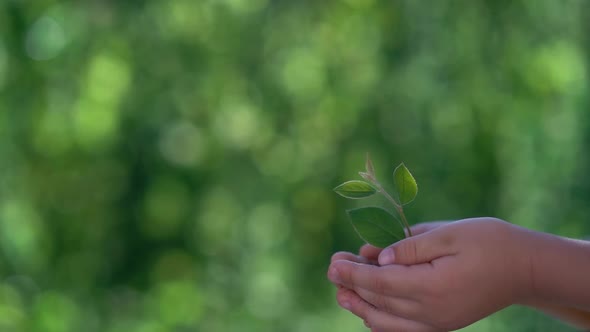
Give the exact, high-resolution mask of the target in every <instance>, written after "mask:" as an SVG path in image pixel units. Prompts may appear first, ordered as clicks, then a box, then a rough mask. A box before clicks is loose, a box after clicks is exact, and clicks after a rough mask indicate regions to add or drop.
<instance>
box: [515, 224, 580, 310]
mask: <svg viewBox="0 0 590 332" xmlns="http://www.w3.org/2000/svg"><path fill="white" fill-rule="evenodd" d="M522 233H523V240H522V241H521V242H520V246H521V248H520V250H522V252H523V253H524V256H525V257H527V258H526V260H527V261H528V263H527V265H528V266H527V268H528V273H526V274H525V275H526V277H525V280H527V281H526V283H525V286H524V287H525V290H526V292H525V296H524V297H523V298H522V301H521V302H519V303H521V304H525V305H532V306H537V305H539V304H540V303H553V304H559V305H563V306H571V307H577V308H584V309H590V286H589V284H588V283H587V280H588V275H590V243H588V242H584V241H579V240H573V239H569V238H564V237H559V236H556V235H552V234H546V233H541V232H535V231H531V230H526V229H523V230H522Z"/></svg>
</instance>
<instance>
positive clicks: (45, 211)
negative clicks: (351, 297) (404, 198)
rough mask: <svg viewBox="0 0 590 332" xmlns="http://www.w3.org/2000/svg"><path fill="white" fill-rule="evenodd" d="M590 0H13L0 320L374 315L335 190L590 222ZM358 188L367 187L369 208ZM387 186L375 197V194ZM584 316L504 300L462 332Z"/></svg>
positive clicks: (428, 216) (415, 215)
mask: <svg viewBox="0 0 590 332" xmlns="http://www.w3.org/2000/svg"><path fill="white" fill-rule="evenodd" d="M589 22H590V2H588V1H584V0H564V1H553V0H535V1H497V0H490V1H414V0H391V1H377V0H330V1H313V0H300V1H287V0H282V1H281V0H166V1H156V0H144V1H140V0H134V1H114V0H110V1H106V0H105V1H65V2H60V1H52V0H36V1H24V0H2V1H0V330H1V331H9V332H11V331H47V332H66V331H85V332H93V331H107V332H123V331H125V332H160V331H214V332H215V331H223V332H225V331H229V332H232V331H236V332H237V331H240V332H244V331H245V332H247V331H294V332H295V331H297V332H299V331H301V332H302V331H343V332H356V331H365V330H366V329H365V328H364V326H363V324H362V322H361V321H360V320H358V319H357V318H356V317H354V316H352V315H351V314H349V313H347V312H345V311H343V310H341V309H339V308H338V306H337V305H336V302H335V298H334V294H335V290H334V288H333V287H332V286H331V285H330V284H329V283H328V282H327V281H326V278H325V272H326V268H327V265H328V262H329V258H330V256H331V254H332V253H333V252H334V251H338V250H349V251H356V250H357V249H358V247H359V246H360V245H361V244H362V243H361V241H360V240H359V239H358V238H357V236H356V235H355V233H354V231H353V229H352V227H351V226H350V224H349V223H348V221H347V219H346V216H345V213H344V211H345V209H346V208H350V207H352V206H354V205H355V204H357V203H355V202H351V201H346V200H345V199H343V198H340V197H338V196H337V195H335V194H334V193H333V192H332V191H331V189H332V188H333V187H334V186H336V185H337V184H339V183H341V182H343V181H345V180H350V179H356V178H358V176H357V175H356V174H357V171H359V170H362V168H363V166H364V158H365V153H366V152H370V153H371V154H372V157H373V160H374V163H375V166H376V168H377V170H378V173H379V174H380V175H381V178H382V181H383V182H389V179H390V178H391V171H392V170H393V168H394V166H395V165H397V164H398V163H399V162H402V161H403V162H405V163H406V165H408V167H409V168H410V169H411V170H412V172H413V173H414V175H415V177H416V178H417V180H418V183H419V185H420V188H421V191H420V193H419V195H418V198H417V200H416V201H415V202H414V203H413V204H412V205H410V206H409V207H408V209H407V214H408V218H409V219H410V221H411V222H418V221H425V220H433V219H458V218H464V217H472V216H484V215H490V216H496V217H500V218H503V219H506V220H509V221H511V222H514V223H517V224H520V225H523V226H526V227H530V228H533V229H537V230H542V231H547V232H553V233H556V234H560V235H563V236H571V237H581V236H586V235H588V234H590V222H589V220H590V204H588V200H589V199H590V178H589V177H588V171H589V170H590V160H589V159H588V154H587V151H588V149H589V147H590V112H588V106H589V96H590V94H589V92H588V85H589V80H588V65H589V63H590V57H589V54H590V53H589V46H590V34H589V33H588V32H589V29H590V23H589ZM370 203H371V202H362V203H360V204H370ZM377 204H379V202H377ZM541 330H545V331H555V330H563V331H567V328H566V327H565V326H564V325H562V324H560V323H559V322H556V321H554V320H552V319H550V318H547V317H545V316H543V315H542V314H539V313H536V312H535V311H533V310H530V309H526V308H518V307H514V308H509V309H507V310H504V311H502V312H500V313H498V314H495V315H493V316H491V317H490V318H487V319H485V320H483V321H481V322H478V323H476V324H474V325H472V326H471V327H469V328H467V329H465V331H541Z"/></svg>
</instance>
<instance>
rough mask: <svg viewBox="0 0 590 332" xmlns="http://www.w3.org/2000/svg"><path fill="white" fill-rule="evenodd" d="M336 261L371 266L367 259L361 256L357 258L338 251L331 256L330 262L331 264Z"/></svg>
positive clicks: (348, 253) (351, 254)
mask: <svg viewBox="0 0 590 332" xmlns="http://www.w3.org/2000/svg"><path fill="white" fill-rule="evenodd" d="M338 260H345V261H351V262H355V263H362V264H372V263H371V262H370V261H369V260H368V259H367V258H365V257H362V256H358V255H355V254H353V253H350V252H346V251H339V252H337V253H335V254H334V255H332V260H331V261H332V262H335V261H338Z"/></svg>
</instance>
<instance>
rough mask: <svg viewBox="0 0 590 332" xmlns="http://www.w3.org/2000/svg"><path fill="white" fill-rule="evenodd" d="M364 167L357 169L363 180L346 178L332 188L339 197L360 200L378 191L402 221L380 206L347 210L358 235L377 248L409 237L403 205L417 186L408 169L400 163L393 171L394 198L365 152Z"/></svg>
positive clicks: (415, 191) (409, 200) (407, 201)
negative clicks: (384, 186)
mask: <svg viewBox="0 0 590 332" xmlns="http://www.w3.org/2000/svg"><path fill="white" fill-rule="evenodd" d="M365 168H366V170H365V172H359V175H360V176H361V177H362V178H363V179H364V180H365V181H360V180H353V181H347V182H345V183H343V184H341V185H339V186H338V187H336V188H334V191H335V192H336V193H338V194H339V195H340V196H342V197H345V198H350V199H361V198H366V197H370V196H373V195H375V194H381V195H383V196H384V197H385V198H386V199H387V200H388V201H389V202H390V203H391V204H392V205H393V207H394V208H395V210H396V211H397V213H398V215H399V217H400V219H401V223H400V221H399V220H398V219H397V218H395V216H394V215H392V214H391V213H389V212H388V211H387V210H385V209H383V208H379V207H363V208H358V209H352V210H348V211H346V212H347V214H348V216H349V218H350V221H351V223H352V226H353V227H354V229H355V231H356V232H357V234H358V235H359V236H360V237H361V239H363V240H364V241H365V242H367V243H369V244H371V245H373V246H376V247H379V248H384V247H387V246H389V245H390V244H392V243H395V242H397V241H399V240H402V239H404V238H405V237H406V234H407V236H412V231H411V230H410V225H409V224H408V220H407V219H406V215H405V214H404V205H406V204H408V203H410V202H412V201H413V200H414V198H416V195H417V194H418V185H417V184H416V180H415V179H414V177H413V176H412V174H411V173H410V171H409V170H408V168H407V167H406V166H405V165H404V164H403V163H401V164H400V165H399V166H397V167H396V168H395V170H394V171H393V183H394V185H395V191H396V194H397V195H396V198H397V199H396V198H393V196H391V195H390V194H389V193H388V192H387V191H386V190H385V189H384V188H383V186H382V185H381V183H379V181H378V180H377V176H376V175H375V168H374V167H373V162H372V161H371V158H370V157H369V155H368V154H367V161H366V165H365ZM404 228H405V230H406V231H405V232H404Z"/></svg>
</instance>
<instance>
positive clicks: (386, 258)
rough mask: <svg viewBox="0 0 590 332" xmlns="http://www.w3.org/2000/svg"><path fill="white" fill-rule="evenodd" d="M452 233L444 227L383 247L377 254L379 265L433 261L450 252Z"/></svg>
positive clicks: (452, 241)
mask: <svg viewBox="0 0 590 332" xmlns="http://www.w3.org/2000/svg"><path fill="white" fill-rule="evenodd" d="M454 242H455V238H454V235H453V234H452V233H450V232H447V231H446V230H445V228H444V227H440V228H437V229H435V230H432V231H430V232H426V233H422V234H419V235H414V236H412V237H409V238H406V239H404V240H401V241H399V242H397V243H394V244H392V245H390V246H389V247H387V248H385V249H383V251H381V253H380V254H379V265H388V264H394V263H395V264H402V265H413V264H422V263H428V262H431V261H433V260H434V259H436V258H439V257H442V256H446V255H449V254H451V253H452V245H453V243H454Z"/></svg>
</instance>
